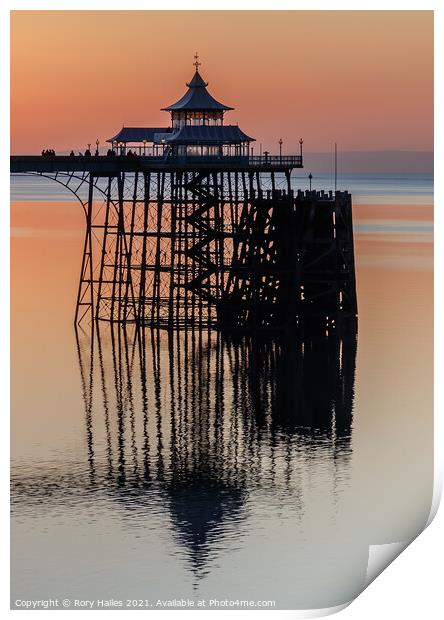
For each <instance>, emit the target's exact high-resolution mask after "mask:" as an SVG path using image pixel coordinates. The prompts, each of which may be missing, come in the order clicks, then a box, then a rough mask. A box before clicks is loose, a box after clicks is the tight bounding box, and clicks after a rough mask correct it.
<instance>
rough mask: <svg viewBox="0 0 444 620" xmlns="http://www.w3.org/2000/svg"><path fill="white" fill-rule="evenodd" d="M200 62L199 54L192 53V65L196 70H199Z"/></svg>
mask: <svg viewBox="0 0 444 620" xmlns="http://www.w3.org/2000/svg"><path fill="white" fill-rule="evenodd" d="M201 64H202V63H201V62H199V54H198V53H197V52H196V53H195V54H194V62H193V65H194V66H195V67H196V71H199V67H200V65H201Z"/></svg>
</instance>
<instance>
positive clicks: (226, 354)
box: [78, 324, 356, 569]
mask: <svg viewBox="0 0 444 620" xmlns="http://www.w3.org/2000/svg"><path fill="white" fill-rule="evenodd" d="M78 351H79V361H80V370H81V378H82V385H83V394H84V400H85V411H86V431H87V444H88V458H89V475H90V482H91V484H92V486H97V485H102V482H103V483H104V484H103V486H105V487H106V488H107V490H108V491H109V492H111V494H112V496H113V497H114V498H116V499H119V501H121V502H123V504H125V505H127V506H129V505H131V506H133V507H134V506H136V505H138V506H147V504H146V501H147V500H148V497H147V493H148V496H149V495H151V493H150V492H149V490H153V489H156V491H157V492H158V494H159V495H158V497H160V498H161V501H162V502H163V504H164V506H165V507H168V511H169V513H170V515H171V520H172V524H173V528H174V532H175V535H176V537H177V539H178V540H179V542H180V543H181V544H182V545H184V546H185V548H186V549H187V552H188V553H189V554H190V555H191V558H192V560H193V565H194V566H195V568H196V569H199V568H200V567H202V566H203V564H204V562H205V557H206V553H207V551H208V549H209V545H210V543H211V544H213V543H214V539H215V538H217V537H220V536H221V535H222V534H223V529H224V526H223V524H224V523H225V524H226V523H227V522H229V521H231V520H232V519H239V518H242V512H243V511H244V510H245V505H246V503H247V499H248V496H249V494H250V493H252V492H255V491H258V492H260V493H261V495H262V496H264V495H266V496H267V498H268V500H269V501H270V502H271V503H272V504H273V505H275V506H276V510H277V511H279V509H280V508H281V507H283V506H288V505H295V506H296V508H297V510H298V511H300V512H301V511H303V509H304V507H303V502H304V497H303V487H304V479H306V478H307V476H310V469H311V468H313V467H316V466H317V464H319V462H322V463H324V464H325V465H326V471H328V476H329V477H330V491H331V493H332V497H333V503H335V497H336V495H337V494H338V492H339V491H338V488H339V487H340V485H341V484H344V483H345V484H346V480H347V475H348V474H347V469H348V467H347V464H348V461H349V458H350V455H351V429H352V411H353V395H354V374H355V357H356V333H355V331H354V330H351V331H349V332H348V333H345V332H342V333H341V332H339V331H335V332H333V333H332V334H330V335H324V336H322V337H317V338H309V339H308V338H305V339H304V338H303V337H301V336H297V335H293V337H289V336H288V334H287V335H286V336H282V337H281V338H278V339H276V338H275V339H273V340H261V341H259V340H256V339H251V338H242V339H239V340H237V341H235V340H233V339H226V338H224V337H223V336H222V335H221V334H220V333H218V332H211V331H202V330H196V331H193V330H189V331H188V332H170V333H168V332H162V331H151V332H150V331H148V330H136V329H128V328H127V329H122V328H121V327H120V328H116V327H114V328H113V326H112V325H110V326H106V327H103V326H100V325H99V324H96V325H95V327H94V329H93V330H92V331H91V333H90V334H86V333H85V332H79V333H78ZM344 481H345V482H344Z"/></svg>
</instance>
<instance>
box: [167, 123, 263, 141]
mask: <svg viewBox="0 0 444 620" xmlns="http://www.w3.org/2000/svg"><path fill="white" fill-rule="evenodd" d="M254 141H255V139H254V138H250V136H247V134H245V133H244V132H243V131H242V130H241V129H239V127H238V126H237V125H183V126H182V127H181V129H179V131H177V132H176V133H174V134H172V135H171V137H168V138H167V142H169V143H174V144H240V143H241V142H254Z"/></svg>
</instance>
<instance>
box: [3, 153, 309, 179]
mask: <svg viewBox="0 0 444 620" xmlns="http://www.w3.org/2000/svg"><path fill="white" fill-rule="evenodd" d="M208 168H211V170H213V171H227V172H229V171H231V170H236V171H244V172H288V171H289V170H292V169H293V168H302V157H301V156H300V155H286V156H285V155H282V156H279V155H269V156H264V155H262V156H261V155H253V156H250V157H221V158H219V157H169V158H165V157H155V156H147V157H145V156H143V155H134V156H128V155H123V156H119V155H117V156H115V157H109V156H106V155H99V156H91V157H85V156H80V155H76V156H74V157H72V156H69V155H55V156H53V157H43V156H41V155H12V156H11V172H12V173H20V172H22V173H23V172H41V173H45V172H92V173H93V174H95V175H108V174H116V173H118V172H148V171H158V170H164V171H169V170H174V171H177V170H203V169H208Z"/></svg>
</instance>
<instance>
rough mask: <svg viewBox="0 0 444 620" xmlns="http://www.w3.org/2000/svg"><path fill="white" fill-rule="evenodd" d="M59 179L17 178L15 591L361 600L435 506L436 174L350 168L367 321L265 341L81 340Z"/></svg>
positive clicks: (309, 602) (22, 595)
mask: <svg viewBox="0 0 444 620" xmlns="http://www.w3.org/2000/svg"><path fill="white" fill-rule="evenodd" d="M315 180H316V179H315ZM317 181H318V185H319V186H323V187H325V188H329V187H331V182H330V181H331V180H330V179H329V178H327V177H325V178H320V179H318V180H317ZM293 182H294V184H295V186H296V185H297V184H300V185H301V186H302V187H303V188H305V185H304V184H306V180H304V181H303V182H302V181H301V180H300V179H297V178H295V179H294V180H293ZM48 183H50V182H45V181H43V180H42V179H36V178H25V179H23V178H20V179H18V178H17V179H13V182H12V222H13V237H12V251H13V418H12V440H13V443H12V457H13V470H12V602H13V603H12V604H13V605H14V601H15V600H17V599H32V598H34V599H42V598H50V597H52V598H59V599H63V598H70V599H72V600H74V599H76V598H77V599H94V600H97V599H110V598H114V599H122V600H124V602H125V601H126V599H134V598H136V599H143V600H147V601H149V602H150V604H153V605H154V606H155V605H156V602H157V601H158V600H162V599H180V598H187V599H191V600H194V601H196V602H197V601H198V600H201V601H202V600H205V604H206V605H209V601H210V599H220V600H221V599H227V598H228V599H231V600H234V601H236V600H237V599H242V600H247V599H248V600H251V601H262V600H267V601H268V600H270V601H275V606H276V608H308V607H316V608H320V607H328V606H333V605H337V604H341V603H344V602H346V601H349V600H350V599H351V598H352V597H354V596H355V595H356V594H357V593H358V592H359V591H360V589H362V586H363V584H364V582H365V579H366V570H367V560H368V554H369V545H381V544H386V543H394V542H403V541H409V540H411V539H412V538H413V537H414V536H415V534H416V533H417V532H418V531H419V530H420V529H421V528H422V527H423V526H424V524H425V522H426V520H427V517H428V512H429V508H430V502H431V492H432V482H433V456H432V444H433V428H432V419H433V418H432V386H431V382H432V374H431V372H432V369H431V364H432V331H431V330H432V267H433V265H432V231H433V220H432V199H433V186H432V180H431V178H430V177H423V176H421V177H420V176H416V177H415V176H414V175H413V176H410V177H407V176H398V177H389V176H379V177H375V176H366V177H358V176H356V175H354V176H351V175H350V177H347V178H344V179H343V180H342V184H343V187H344V188H345V187H348V188H349V189H350V190H351V191H352V192H353V195H354V204H355V208H354V219H355V252H356V263H357V286H358V303H359V330H358V333H353V332H352V331H350V332H349V333H347V334H344V335H343V336H341V337H339V336H336V337H331V338H328V339H322V340H317V339H314V340H307V339H306V340H305V341H302V340H300V339H298V338H296V337H295V338H294V339H288V338H287V339H281V340H279V339H278V340H276V341H274V342H262V343H259V342H251V341H249V340H247V339H239V340H236V341H233V340H227V339H223V338H222V337H220V336H218V335H217V334H215V333H208V332H197V331H196V332H193V331H191V330H190V331H189V332H187V333H173V334H172V335H170V336H168V334H166V333H162V332H158V333H157V332H151V331H149V330H147V331H146V332H145V333H144V335H143V337H138V336H137V334H136V333H135V332H134V331H133V330H132V329H131V328H128V329H126V330H124V329H116V328H114V329H111V328H110V327H109V326H107V325H105V324H103V325H102V326H101V327H100V329H98V330H91V329H90V327H88V326H84V329H83V330H79V331H78V332H76V331H75V330H74V329H73V310H74V301H75V296H76V292H77V291H76V286H77V281H78V270H79V267H80V258H81V251H82V243H83V239H82V231H83V221H82V212H81V209H80V207H79V205H78V204H77V203H75V202H70V200H71V198H70V197H69V195H67V194H66V193H65V194H63V191H64V190H63V188H61V187H60V188H59V187H58V186H55V184H53V185H49V184H48Z"/></svg>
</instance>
